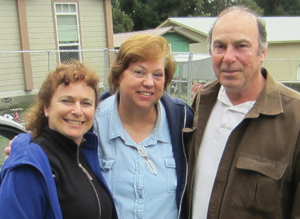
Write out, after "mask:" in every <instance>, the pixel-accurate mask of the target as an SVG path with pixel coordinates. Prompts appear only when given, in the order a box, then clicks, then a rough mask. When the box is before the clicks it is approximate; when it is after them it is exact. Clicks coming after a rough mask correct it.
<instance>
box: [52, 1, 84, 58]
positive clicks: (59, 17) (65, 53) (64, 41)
mask: <svg viewBox="0 0 300 219" xmlns="http://www.w3.org/2000/svg"><path fill="white" fill-rule="evenodd" d="M55 18H56V28H57V42H58V48H59V50H62V51H61V52H60V53H59V56H60V62H61V63H63V62H66V61H70V60H73V59H77V60H81V57H80V53H79V52H78V50H80V35H79V22H78V9H77V4H76V3H55ZM69 50H71V51H69Z"/></svg>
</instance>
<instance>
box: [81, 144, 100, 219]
mask: <svg viewBox="0 0 300 219" xmlns="http://www.w3.org/2000/svg"><path fill="white" fill-rule="evenodd" d="M79 149H80V145H78V147H77V154H76V156H77V164H78V166H79V167H80V169H81V170H82V172H84V173H85V175H86V176H87V178H88V180H89V182H90V184H91V186H92V188H93V190H94V192H95V195H96V198H97V201H98V208H99V209H98V210H99V219H101V202H100V198H99V196H98V193H97V190H96V188H95V186H94V184H93V182H92V180H93V178H92V177H91V175H90V174H89V172H88V171H87V170H86V169H85V168H84V167H83V166H82V164H81V163H80V160H79Z"/></svg>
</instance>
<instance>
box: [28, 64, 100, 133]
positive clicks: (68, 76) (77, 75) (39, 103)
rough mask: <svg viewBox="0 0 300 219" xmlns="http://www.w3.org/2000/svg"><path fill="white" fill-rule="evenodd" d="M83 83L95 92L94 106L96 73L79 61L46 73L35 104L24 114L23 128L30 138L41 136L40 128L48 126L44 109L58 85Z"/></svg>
mask: <svg viewBox="0 0 300 219" xmlns="http://www.w3.org/2000/svg"><path fill="white" fill-rule="evenodd" d="M76 81H83V82H84V83H85V84H86V85H87V86H90V87H91V88H93V90H94V91H95V97H96V99H95V106H97V105H98V103H99V91H98V89H99V88H98V87H99V78H98V77H97V75H96V72H95V71H94V70H92V69H90V68H88V67H87V66H85V65H84V64H82V63H80V62H79V61H71V62H69V63H64V64H61V65H59V66H57V68H56V70H54V71H51V72H49V73H48V75H47V77H46V79H45V80H44V82H43V83H42V85H41V88H40V90H39V92H38V94H37V96H36V103H35V105H34V106H32V107H31V108H30V109H29V110H28V111H27V113H26V117H25V121H26V123H25V128H26V129H27V130H29V131H31V134H32V138H36V137H38V136H39V135H40V134H41V130H42V128H43V127H44V126H45V125H47V124H48V118H47V117H46V116H45V113H44V108H48V107H49V106H50V103H51V99H52V96H53V94H54V92H55V91H56V90H57V88H58V86H59V85H60V84H65V85H68V84H70V83H72V82H76Z"/></svg>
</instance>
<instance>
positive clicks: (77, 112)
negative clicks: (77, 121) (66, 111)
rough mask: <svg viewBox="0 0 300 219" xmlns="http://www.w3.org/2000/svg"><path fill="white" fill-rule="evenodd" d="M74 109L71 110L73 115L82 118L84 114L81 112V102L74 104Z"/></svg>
mask: <svg viewBox="0 0 300 219" xmlns="http://www.w3.org/2000/svg"><path fill="white" fill-rule="evenodd" d="M73 106H74V108H73V109H72V110H71V114H73V115H74V116H82V115H83V112H82V110H81V105H80V103H79V102H76V103H74V105H73Z"/></svg>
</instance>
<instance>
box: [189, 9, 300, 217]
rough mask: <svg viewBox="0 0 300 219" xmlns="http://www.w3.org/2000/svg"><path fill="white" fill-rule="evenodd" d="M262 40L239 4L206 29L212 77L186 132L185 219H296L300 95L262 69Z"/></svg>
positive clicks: (261, 31) (261, 29)
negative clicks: (187, 170) (213, 79)
mask: <svg viewBox="0 0 300 219" xmlns="http://www.w3.org/2000/svg"><path fill="white" fill-rule="evenodd" d="M266 35H267V34H266V29H265V25H264V23H263V21H262V20H261V18H259V17H258V16H257V15H255V14H254V13H253V12H252V11H250V10H249V9H247V8H243V7H231V8H229V9H227V10H225V11H224V12H222V13H221V14H220V15H219V16H218V18H217V20H216V22H215V24H214V26H213V28H212V30H211V31H210V35H209V45H210V53H211V56H212V62H213V68H214V71H215V74H216V76H217V80H216V81H213V82H211V83H209V84H206V85H204V86H203V87H202V88H201V89H200V90H199V92H198V93H197V95H196V97H195V99H194V101H193V104H192V106H193V109H194V112H195V117H194V124H193V128H192V129H190V130H188V129H187V130H185V132H186V133H185V137H186V139H187V140H188V145H187V157H188V164H189V172H188V174H189V175H188V180H187V191H186V197H185V198H186V199H185V201H186V202H185V203H186V205H187V206H186V207H187V210H188V215H189V218H197V219H198V218H201V219H202V218H209V219H214V218H221V219H235V218H236V219H245V218H255V219H260V218H284V219H285V218H300V187H299V180H300V94H299V93H297V92H295V91H293V90H291V89H289V88H287V87H285V86H284V85H282V84H280V83H278V82H275V81H274V79H273V78H272V76H271V75H270V74H269V73H268V72H267V70H266V69H264V68H261V64H262V63H263V61H264V58H265V55H266V52H267V42H266Z"/></svg>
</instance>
